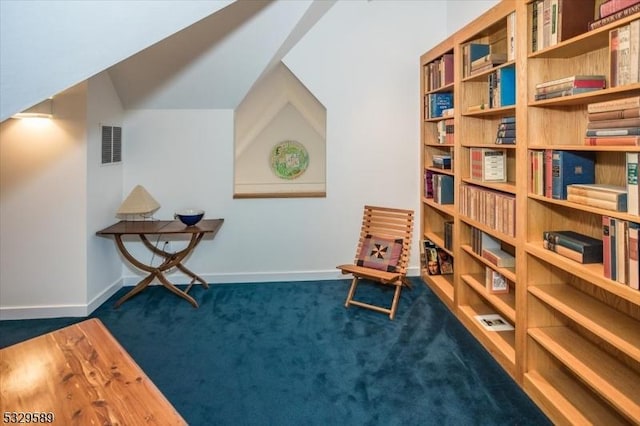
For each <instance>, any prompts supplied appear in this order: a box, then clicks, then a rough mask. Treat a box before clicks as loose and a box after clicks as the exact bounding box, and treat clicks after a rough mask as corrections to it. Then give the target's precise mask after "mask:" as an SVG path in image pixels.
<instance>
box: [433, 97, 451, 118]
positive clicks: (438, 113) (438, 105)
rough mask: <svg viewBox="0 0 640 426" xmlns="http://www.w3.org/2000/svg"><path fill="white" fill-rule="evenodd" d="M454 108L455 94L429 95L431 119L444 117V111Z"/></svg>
mask: <svg viewBox="0 0 640 426" xmlns="http://www.w3.org/2000/svg"><path fill="white" fill-rule="evenodd" d="M449 108H453V93H431V94H429V118H436V117H442V111H444V110H445V109H449Z"/></svg>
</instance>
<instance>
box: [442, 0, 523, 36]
mask: <svg viewBox="0 0 640 426" xmlns="http://www.w3.org/2000/svg"><path fill="white" fill-rule="evenodd" d="M511 1H514V2H515V1H517V0H511ZM498 3H500V0H447V34H453V33H455V32H456V31H458V30H459V29H460V28H462V27H464V26H465V25H467V24H468V23H469V22H471V21H473V20H474V19H475V18H477V17H478V16H480V15H482V14H483V13H484V12H486V11H487V10H489V9H491V7H493V6H495V5H496V4H498Z"/></svg>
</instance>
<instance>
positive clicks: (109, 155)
mask: <svg viewBox="0 0 640 426" xmlns="http://www.w3.org/2000/svg"><path fill="white" fill-rule="evenodd" d="M101 127H102V129H101V133H102V164H111V163H120V162H122V127H116V126H101Z"/></svg>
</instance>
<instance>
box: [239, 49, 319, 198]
mask: <svg viewBox="0 0 640 426" xmlns="http://www.w3.org/2000/svg"><path fill="white" fill-rule="evenodd" d="M326 118H327V111H326V108H325V107H324V106H323V105H322V103H320V102H319V101H318V99H316V97H315V96H313V94H312V93H311V92H310V91H309V90H308V89H307V88H306V87H305V86H304V84H302V83H301V82H300V80H298V78H296V76H295V75H294V74H293V73H292V72H291V71H290V70H289V69H288V68H287V67H286V66H285V65H284V64H283V63H282V62H280V63H279V64H278V65H277V66H275V67H273V69H272V70H271V71H270V72H269V73H268V74H266V75H265V76H263V78H261V79H260V81H258V82H257V83H256V84H255V85H254V87H252V89H251V90H250V91H249V93H248V94H247V96H245V98H244V99H243V100H242V102H241V103H240V105H239V106H238V108H237V109H236V111H235V123H234V126H235V129H234V130H235V154H234V157H235V158H234V161H235V164H234V166H235V168H234V197H235V198H266V197H324V196H325V195H326ZM287 141H293V142H296V143H298V144H301V145H302V147H303V148H304V150H305V151H306V153H307V154H308V158H309V162H308V167H307V168H306V169H305V170H304V172H302V173H301V174H299V176H297V177H295V178H288V179H287V178H283V177H281V176H279V175H278V174H277V173H276V172H275V171H274V170H273V168H272V163H273V161H272V160H273V159H272V151H273V149H274V147H275V146H276V145H278V144H281V143H283V142H287Z"/></svg>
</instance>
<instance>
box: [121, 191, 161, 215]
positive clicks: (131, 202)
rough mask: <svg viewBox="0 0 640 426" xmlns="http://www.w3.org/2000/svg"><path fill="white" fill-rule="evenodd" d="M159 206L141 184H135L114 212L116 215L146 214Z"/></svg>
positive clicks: (149, 213)
mask: <svg viewBox="0 0 640 426" xmlns="http://www.w3.org/2000/svg"><path fill="white" fill-rule="evenodd" d="M159 208H160V204H158V202H157V201H156V200H155V199H154V198H153V197H152V196H151V194H149V192H147V190H146V189H145V188H144V187H143V186H142V185H136V187H135V188H133V189H132V190H131V193H130V194H129V195H128V196H127V198H125V200H124V201H123V202H122V204H121V205H120V208H119V209H118V211H117V212H116V216H126V215H140V216H143V217H144V216H147V215H151V214H152V213H153V212H155V211H156V210H158V209H159Z"/></svg>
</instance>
